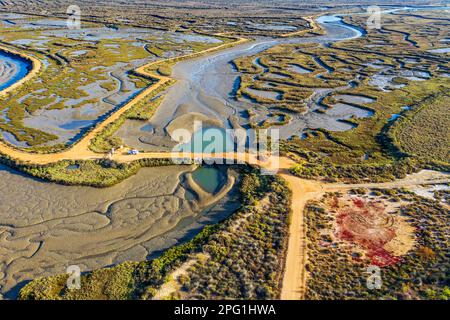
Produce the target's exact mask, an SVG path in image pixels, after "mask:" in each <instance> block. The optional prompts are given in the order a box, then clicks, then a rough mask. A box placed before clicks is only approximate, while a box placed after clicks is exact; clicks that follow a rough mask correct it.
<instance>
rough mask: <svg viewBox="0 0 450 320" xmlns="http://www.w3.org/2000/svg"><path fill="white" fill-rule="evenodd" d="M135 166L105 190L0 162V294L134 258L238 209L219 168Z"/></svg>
mask: <svg viewBox="0 0 450 320" xmlns="http://www.w3.org/2000/svg"><path fill="white" fill-rule="evenodd" d="M194 169H195V168H194V167H192V166H171V167H160V168H144V169H141V170H140V172H139V174H138V175H136V176H133V177H131V178H130V179H127V180H126V181H123V182H122V183H120V184H118V185H116V186H114V187H111V188H107V189H95V188H90V187H74V186H61V185H57V184H53V183H46V182H42V181H38V180H34V179H31V178H29V177H25V176H23V175H21V174H18V173H17V172H14V171H12V170H10V169H8V168H7V167H4V166H0V186H1V190H2V193H1V195H0V287H1V290H0V293H1V294H3V295H4V296H5V297H6V298H14V297H15V296H16V294H17V291H18V289H20V287H22V286H23V285H24V284H25V282H26V281H27V280H30V279H33V278H36V277H42V276H48V275H53V274H60V273H64V272H65V270H66V268H67V266H69V265H78V266H80V268H81V270H82V271H89V270H92V269H95V268H100V267H104V266H108V265H115V264H117V263H120V262H123V261H129V260H132V261H142V260H145V259H147V258H149V257H152V256H155V255H156V254H158V252H160V251H161V250H164V249H166V248H169V247H171V246H173V245H175V244H177V243H179V242H180V241H184V240H185V239H188V238H191V237H192V236H193V235H195V234H196V233H197V232H198V230H200V228H202V227H203V226H204V225H206V224H211V223H215V222H217V221H220V220H222V219H224V218H225V217H227V216H228V215H229V214H230V213H232V212H233V211H234V210H236V209H237V208H238V206H239V203H238V201H237V198H236V197H238V195H237V192H236V190H235V189H236V180H237V175H236V173H234V172H231V171H230V170H227V169H226V168H206V169H205V168H201V169H196V170H195V171H194V174H191V173H190V172H191V171H193V170H194Z"/></svg>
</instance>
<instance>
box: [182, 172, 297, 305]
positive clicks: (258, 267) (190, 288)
mask: <svg viewBox="0 0 450 320" xmlns="http://www.w3.org/2000/svg"><path fill="white" fill-rule="evenodd" d="M242 191H243V194H244V197H243V198H244V199H243V204H244V208H243V210H241V211H240V212H238V213H237V214H236V215H235V216H234V218H233V219H232V220H230V221H228V223H227V224H226V225H225V226H224V228H222V230H221V231H220V232H218V233H216V234H214V235H213V236H212V237H211V239H210V241H209V242H208V244H207V245H205V246H203V248H202V254H203V255H204V257H206V258H204V259H199V260H198V261H197V263H196V264H195V265H194V266H193V267H192V268H191V269H190V270H189V271H188V273H187V275H186V276H185V277H183V278H182V279H181V280H180V281H181V283H182V290H181V292H179V296H180V297H182V298H185V299H186V298H187V299H276V298H278V297H279V294H280V289H281V281H282V275H283V267H282V266H283V265H284V258H285V253H286V249H287V239H288V225H289V212H290V210H289V207H290V205H289V202H290V200H291V197H290V190H289V189H288V188H287V186H286V184H285V183H284V181H282V180H280V179H279V178H275V179H273V180H272V179H271V178H270V179H261V177H257V176H256V175H247V176H246V177H245V178H244V179H243V184H242ZM263 195H266V196H265V198H264V199H263V200H262V201H261V200H259V199H260V198H261V196H263Z"/></svg>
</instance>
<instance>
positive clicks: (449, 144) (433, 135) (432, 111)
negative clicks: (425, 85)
mask: <svg viewBox="0 0 450 320" xmlns="http://www.w3.org/2000/svg"><path fill="white" fill-rule="evenodd" d="M449 99H450V96H449V95H448V94H443V95H441V96H437V97H432V98H431V99H428V100H427V101H425V102H424V103H422V104H420V105H418V106H416V107H415V108H414V109H412V110H411V111H410V112H408V113H406V115H405V116H404V117H402V118H401V119H399V120H398V121H396V122H395V124H394V125H393V126H392V128H391V130H390V132H389V134H390V137H391V139H392V140H393V142H394V144H395V145H396V146H397V147H398V148H399V149H400V150H402V151H403V152H405V153H407V154H410V155H413V156H417V157H419V158H422V159H425V160H426V161H442V162H448V161H449V159H450V113H449V112H448V111H449V110H448V106H449V105H448V101H449Z"/></svg>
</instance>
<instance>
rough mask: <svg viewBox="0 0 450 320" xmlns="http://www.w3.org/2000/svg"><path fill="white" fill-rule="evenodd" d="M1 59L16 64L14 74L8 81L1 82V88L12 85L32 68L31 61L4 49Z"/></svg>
mask: <svg viewBox="0 0 450 320" xmlns="http://www.w3.org/2000/svg"><path fill="white" fill-rule="evenodd" d="M0 61H5V62H7V63H9V64H11V65H14V66H16V72H15V73H14V74H13V76H12V77H10V78H8V79H7V80H6V81H3V82H0V90H3V89H6V88H8V87H10V86H11V85H13V84H14V83H16V82H17V81H19V80H20V79H22V78H23V77H25V76H26V75H27V74H28V72H29V71H30V70H31V68H32V64H31V62H30V61H28V60H26V59H23V58H21V57H19V56H16V55H12V54H9V53H7V52H4V51H0Z"/></svg>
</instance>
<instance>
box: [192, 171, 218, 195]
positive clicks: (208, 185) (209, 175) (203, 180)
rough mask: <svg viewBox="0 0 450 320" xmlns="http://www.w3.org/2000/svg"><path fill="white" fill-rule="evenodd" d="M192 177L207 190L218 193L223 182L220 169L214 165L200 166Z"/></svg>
mask: <svg viewBox="0 0 450 320" xmlns="http://www.w3.org/2000/svg"><path fill="white" fill-rule="evenodd" d="M192 178H193V179H194V181H195V182H197V184H198V185H199V186H200V187H201V188H202V189H203V190H205V191H206V192H209V193H216V192H217V191H218V190H219V187H220V185H221V182H222V180H223V179H222V175H221V174H220V171H219V170H218V169H216V168H213V167H200V168H198V169H197V170H195V171H194V172H193V173H192Z"/></svg>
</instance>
